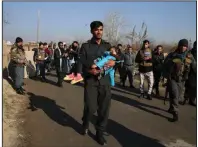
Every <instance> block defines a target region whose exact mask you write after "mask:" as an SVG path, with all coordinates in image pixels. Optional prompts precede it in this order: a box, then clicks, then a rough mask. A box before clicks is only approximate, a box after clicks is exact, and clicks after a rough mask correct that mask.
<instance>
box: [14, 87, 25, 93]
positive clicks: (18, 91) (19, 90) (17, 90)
mask: <svg viewBox="0 0 198 147" xmlns="http://www.w3.org/2000/svg"><path fill="white" fill-rule="evenodd" d="M16 93H17V94H20V95H24V94H25V93H24V92H23V91H22V90H21V89H20V88H18V89H16Z"/></svg>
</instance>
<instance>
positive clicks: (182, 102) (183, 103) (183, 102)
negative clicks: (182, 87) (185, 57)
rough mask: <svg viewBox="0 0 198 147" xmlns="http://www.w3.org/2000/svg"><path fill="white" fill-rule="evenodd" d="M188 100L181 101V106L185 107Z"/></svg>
mask: <svg viewBox="0 0 198 147" xmlns="http://www.w3.org/2000/svg"><path fill="white" fill-rule="evenodd" d="M186 101H187V99H185V100H184V101H180V102H179V104H180V105H185V104H186Z"/></svg>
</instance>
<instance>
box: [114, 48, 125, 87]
mask: <svg viewBox="0 0 198 147" xmlns="http://www.w3.org/2000/svg"><path fill="white" fill-rule="evenodd" d="M116 53H117V55H118V56H119V57H120V58H121V57H122V55H123V53H122V44H118V45H117V48H116ZM114 68H115V74H116V71H117V70H118V73H119V76H120V84H123V76H122V63H116V65H115V67H114Z"/></svg>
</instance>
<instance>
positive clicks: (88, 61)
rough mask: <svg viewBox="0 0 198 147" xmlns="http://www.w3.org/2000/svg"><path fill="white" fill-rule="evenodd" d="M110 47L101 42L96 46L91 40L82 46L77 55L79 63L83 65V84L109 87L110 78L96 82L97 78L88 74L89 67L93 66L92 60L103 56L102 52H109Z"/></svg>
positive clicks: (106, 77) (103, 78) (106, 43)
mask: <svg viewBox="0 0 198 147" xmlns="http://www.w3.org/2000/svg"><path fill="white" fill-rule="evenodd" d="M110 47H111V45H110V44H109V43H108V42H106V41H104V40H102V41H101V43H100V45H98V44H97V43H96V42H95V41H94V40H93V39H91V40H89V41H87V42H86V43H84V44H82V46H81V49H80V54H79V57H80V58H79V59H80V62H81V63H82V65H83V74H84V75H83V76H84V79H85V84H89V85H98V84H100V85H110V77H109V75H106V76H104V77H102V78H101V79H100V80H98V78H97V76H93V75H91V74H90V73H88V70H90V68H91V66H92V65H93V64H94V60H96V59H97V58H98V57H101V56H103V54H104V52H105V51H107V50H109V49H110Z"/></svg>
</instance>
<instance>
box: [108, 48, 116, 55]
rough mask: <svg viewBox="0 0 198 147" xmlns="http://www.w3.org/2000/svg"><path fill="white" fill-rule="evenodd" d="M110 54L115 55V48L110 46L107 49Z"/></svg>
mask: <svg viewBox="0 0 198 147" xmlns="http://www.w3.org/2000/svg"><path fill="white" fill-rule="evenodd" d="M109 51H110V53H111V54H113V55H116V54H117V53H116V47H115V46H112V47H111V48H110V49H109Z"/></svg>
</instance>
